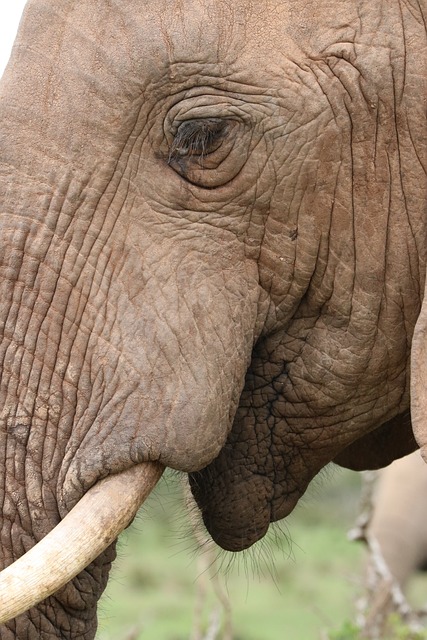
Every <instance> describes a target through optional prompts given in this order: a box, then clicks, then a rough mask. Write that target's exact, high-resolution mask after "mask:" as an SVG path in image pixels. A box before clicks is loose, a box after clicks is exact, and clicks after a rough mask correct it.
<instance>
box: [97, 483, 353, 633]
mask: <svg viewBox="0 0 427 640" xmlns="http://www.w3.org/2000/svg"><path fill="white" fill-rule="evenodd" d="M178 485H179V481H178V479H177V478H176V477H172V478H169V479H168V480H167V481H166V482H164V483H163V484H162V486H160V487H159V489H158V491H157V494H156V496H155V497H154V498H153V499H151V501H150V503H149V504H148V505H147V506H145V507H144V509H143V512H142V514H141V515H139V516H138V518H137V520H136V522H135V523H134V524H133V525H132V527H131V528H130V529H129V530H128V531H127V532H125V533H124V534H123V535H122V538H121V540H120V543H119V558H118V560H117V561H116V563H115V566H114V568H113V571H112V574H111V578H110V583H109V586H108V588H107V591H106V593H105V595H104V597H103V598H102V600H101V603H100V606H99V619H100V623H99V630H98V634H97V640H140V639H141V640H190V638H191V637H192V636H191V631H192V628H193V623H194V616H195V609H196V601H197V594H198V593H199V594H200V590H201V589H205V590H206V602H205V607H204V620H205V624H206V626H208V625H209V616H210V615H212V612H213V611H214V610H215V609H216V608H218V599H217V598H216V596H215V593H214V589H213V584H212V582H211V581H210V580H209V576H208V573H209V570H207V569H206V567H204V566H203V558H204V555H203V554H200V553H197V554H196V553H195V549H196V547H197V545H196V543H195V541H194V539H192V537H191V534H190V531H191V527H190V525H189V522H188V517H187V514H186V513H185V510H184V509H183V508H182V506H181V499H180V497H179V496H180V490H179V488H178ZM322 485H323V486H321V487H320V486H319V484H317V485H315V486H314V489H312V490H311V491H310V492H309V495H308V496H307V497H306V498H305V499H304V500H303V503H302V505H301V506H300V507H299V508H298V509H297V510H296V512H295V514H292V516H291V517H290V518H289V519H288V520H287V522H286V527H284V526H282V529H283V530H284V531H285V533H284V534H283V533H280V532H279V531H277V532H276V534H274V533H273V534H272V535H270V536H269V538H268V540H267V541H264V542H262V543H261V544H258V545H256V546H255V548H254V550H252V551H250V552H249V553H244V554H235V555H234V556H231V554H223V555H221V556H220V558H219V561H218V564H219V565H220V569H219V580H220V581H221V583H222V584H223V585H224V589H226V592H227V597H228V600H229V602H230V604H231V608H232V620H233V630H234V631H233V640H320V638H322V637H326V636H325V635H323V636H322V633H323V634H324V633H325V631H326V630H331V629H340V627H341V626H342V625H345V621H346V620H351V619H352V618H353V616H354V601H355V598H356V597H357V595H358V594H360V590H361V576H362V566H363V557H364V549H363V548H362V547H361V546H360V545H359V544H355V543H350V542H348V541H347V538H346V532H347V530H348V528H349V527H350V526H352V524H353V522H354V518H355V515H356V512H357V504H358V495H359V478H358V476H357V474H352V473H350V472H342V471H337V472H336V473H334V474H333V477H332V478H328V479H327V480H326V481H323V482H322ZM287 538H288V539H289V538H290V539H291V540H292V542H288V541H287ZM230 556H231V560H230ZM205 562H206V561H205ZM219 637H222V636H219ZM336 637H337V638H341V636H336ZM345 637H346V636H345V635H343V636H342V638H345ZM354 637H356V636H354ZM348 638H349V639H350V638H352V636H351V635H348Z"/></svg>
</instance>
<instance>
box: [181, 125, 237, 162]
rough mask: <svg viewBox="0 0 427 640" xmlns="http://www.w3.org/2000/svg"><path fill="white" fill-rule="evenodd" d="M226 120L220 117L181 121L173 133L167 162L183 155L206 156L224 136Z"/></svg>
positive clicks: (218, 144) (216, 146)
mask: <svg viewBox="0 0 427 640" xmlns="http://www.w3.org/2000/svg"><path fill="white" fill-rule="evenodd" d="M226 128H227V122H225V121H224V120H221V119H220V118H203V119H197V120H187V121H186V122H182V123H181V124H180V125H179V127H178V130H177V132H176V134H175V138H174V140H173V143H172V146H171V149H170V154H169V163H170V162H171V161H172V160H179V159H180V158H183V157H191V156H199V157H202V158H203V156H207V155H208V154H209V153H212V152H213V151H215V150H216V149H217V148H218V147H219V146H220V144H221V142H222V139H223V137H224V133H225V130H226Z"/></svg>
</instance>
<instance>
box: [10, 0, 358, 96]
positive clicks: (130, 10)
mask: <svg viewBox="0 0 427 640" xmlns="http://www.w3.org/2000/svg"><path fill="white" fill-rule="evenodd" d="M328 4H329V3H328V2H327V1H326V0H323V1H322V2H316V3H311V2H308V3H306V2H302V1H301V0H299V1H295V0H293V1H292V2H286V3H277V2H273V1H272V0H268V1H267V2H262V3H253V2H252V1H250V0H236V2H233V3H229V2H225V1H221V0H198V1H195V0H179V1H176V2H170V1H168V0H144V1H143V2H140V1H136V0H134V1H132V2H126V1H125V0H116V1H115V2H114V3H111V2H109V1H107V0H98V1H97V2H93V1H92V0H66V1H65V2H62V3H60V5H58V3H56V2H54V0H30V1H29V2H28V4H27V8H26V11H25V13H24V20H23V23H22V27H23V28H22V29H21V34H20V36H19V40H18V44H19V41H20V42H21V44H23V45H24V46H28V44H29V43H32V44H34V51H35V53H37V52H38V53H39V54H40V55H42V56H43V57H44V58H45V59H49V58H50V59H51V60H55V61H56V62H58V59H59V57H61V56H62V58H63V59H64V60H65V61H66V62H68V63H69V64H70V65H72V64H73V65H79V66H82V67H83V68H84V69H85V70H86V72H87V73H90V74H93V72H94V70H95V71H96V72H97V74H98V75H99V74H100V73H102V71H103V70H104V72H107V73H111V70H112V68H113V67H114V74H113V75H114V76H118V77H120V76H122V77H123V76H124V75H125V76H126V78H127V80H128V81H131V82H132V81H134V82H136V83H137V84H138V83H142V82H143V81H144V78H142V77H141V71H142V70H143V72H144V77H145V80H146V79H147V71H150V73H151V75H152V76H153V77H154V76H161V75H162V73H166V72H168V73H169V75H168V81H170V80H172V81H174V80H175V79H176V80H180V79H181V78H174V77H173V73H172V76H171V75H170V73H171V72H170V68H171V67H173V66H174V65H175V64H177V63H192V64H193V65H197V64H200V65H203V66H204V67H206V65H212V69H211V71H212V75H214V76H215V75H216V76H218V77H219V78H222V79H223V81H224V80H225V79H226V78H230V75H231V76H232V74H233V71H235V73H236V80H237V81H238V82H239V81H242V84H243V85H244V84H245V82H246V81H247V80H248V78H253V76H254V75H255V74H254V73H253V67H252V65H253V64H254V63H255V65H256V68H257V69H260V68H262V67H264V68H265V69H268V68H269V67H271V65H272V63H273V62H274V61H273V60H272V58H271V51H272V50H274V51H275V56H276V55H279V56H280V55H281V54H282V55H283V56H284V57H285V58H290V59H300V58H301V53H302V52H304V53H306V54H307V55H311V54H312V53H313V52H314V53H319V51H321V49H322V48H324V47H326V46H328V44H331V43H332V42H335V41H336V40H337V37H338V40H345V39H347V40H349V41H352V40H354V38H355V35H354V34H355V33H356V31H357V29H356V27H355V26H352V25H353V24H356V22H357V20H358V16H357V11H356V7H355V6H354V5H355V3H351V2H344V3H340V5H339V7H336V6H335V7H334V10H333V11H331V10H330V7H329V6H328ZM358 4H360V3H358ZM362 4H363V3H362ZM343 5H344V6H343ZM88 51H92V52H93V54H92V55H88ZM147 61H149V62H150V65H149V68H148V67H147ZM236 61H239V63H240V64H236ZM249 62H250V64H248V63H249ZM221 64H226V65H227V74H224V73H223V71H224V69H222V68H221ZM214 68H215V70H214ZM245 68H246V69H247V70H248V71H249V73H248V78H241V77H240V75H239V74H240V73H241V72H242V70H244V69H245ZM179 73H181V68H180V71H179ZM188 73H191V74H192V75H193V74H194V73H197V67H195V66H193V67H192V68H191V69H190V70H189V71H188ZM132 74H135V75H134V76H133V75H132ZM149 75H150V74H149ZM110 79H113V78H111V76H110ZM243 89H244V87H243Z"/></svg>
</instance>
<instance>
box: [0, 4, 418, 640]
mask: <svg viewBox="0 0 427 640" xmlns="http://www.w3.org/2000/svg"><path fill="white" fill-rule="evenodd" d="M425 19H426V16H425V11H424V16H423V8H422V5H421V2H420V0H400V1H399V0H378V1H375V2H374V1H373V0H342V1H340V2H333V1H332V0H320V1H319V0H316V1H314V0H313V2H311V1H307V0H282V1H281V2H277V1H273V0H266V1H265V2H251V1H250V0H233V2H232V3H230V2H226V1H225V0H176V1H173V0H138V1H137V0H126V1H125V0H61V2H57V1H55V0H30V2H29V4H28V6H27V9H26V12H25V15H24V18H23V22H22V24H21V28H20V32H19V35H18V39H17V42H16V45H15V48H14V51H13V55H12V58H11V62H10V64H9V67H8V69H7V71H6V73H5V75H4V77H3V80H2V84H1V89H0V118H1V120H0V136H1V137H0V146H1V148H0V153H1V155H0V205H1V206H0V237H1V245H0V363H1V390H0V411H1V414H0V415H1V421H0V468H1V477H2V479H3V481H2V483H1V485H0V504H1V505H2V521H1V528H0V535H1V548H0V554H1V556H0V564H1V565H2V566H4V565H5V564H8V563H10V562H11V560H12V559H13V558H16V557H18V556H20V555H21V554H22V553H23V552H24V550H26V549H28V548H29V547H31V546H32V545H33V544H34V542H35V541H37V540H39V539H40V538H41V537H43V536H44V535H45V534H46V533H47V531H49V530H50V529H51V528H52V527H53V526H54V525H55V524H56V523H57V522H58V521H59V520H60V519H61V518H62V517H63V516H64V515H65V514H66V513H67V512H68V511H69V509H70V508H71V507H72V506H73V505H74V504H75V503H76V502H77V501H78V500H79V498H80V497H81V496H82V495H83V494H84V492H85V491H86V490H87V489H88V487H90V486H92V485H93V484H94V483H95V482H96V481H97V480H98V479H99V478H102V477H104V476H106V475H108V474H112V473H115V472H118V471H121V470H123V469H126V468H129V467H130V466H132V465H134V464H135V463H138V462H141V461H144V460H160V461H162V462H163V463H164V464H165V465H167V466H170V467H173V468H176V469H179V470H182V471H186V472H190V473H191V484H192V488H193V492H194V494H195V497H196V500H197V502H198V504H199V506H200V508H201V510H202V515H203V518H204V521H205V523H206V525H207V527H208V529H209V531H210V533H211V535H212V536H213V538H214V539H215V540H216V541H217V542H218V544H220V545H221V546H223V547H225V548H227V549H231V550H239V549H242V548H245V547H248V546H249V545H251V544H252V543H253V542H255V541H256V540H258V539H259V538H261V537H262V536H263V535H264V534H265V532H266V530H267V528H268V525H269V523H270V522H271V521H274V520H278V519H280V518H283V517H285V516H286V515H287V514H288V513H289V512H290V511H291V510H292V508H293V507H294V505H295V504H296V502H297V501H298V499H299V497H300V496H301V495H302V494H303V493H304V491H305V489H306V487H307V485H308V483H309V482H310V480H311V479H312V478H313V476H314V475H315V474H316V473H317V472H318V471H319V470H320V469H321V468H322V467H323V466H324V465H325V464H327V463H328V462H330V461H331V460H336V461H338V462H339V463H340V464H343V465H346V466H350V467H353V468H356V469H361V468H365V467H375V466H379V465H383V464H386V463H388V462H389V461H391V460H392V459H393V458H395V457H397V456H399V455H403V454H405V453H407V452H409V451H411V450H413V449H414V448H415V446H416V445H415V441H414V438H413V435H412V431H411V424H410V419H409V401H410V398H409V373H408V360H409V356H410V350H411V338H412V335H413V331H414V325H415V322H416V319H417V316H418V314H419V312H420V306H421V302H422V298H423V289H424V274H425V263H426V229H425V226H426V215H425V171H424V168H423V162H425V134H426V122H425V106H426V105H425V101H426V88H425V80H426V56H425V53H426V33H425ZM113 555H114V552H113V549H111V550H110V551H108V552H106V553H105V554H103V555H102V556H101V557H100V558H99V559H98V560H97V561H96V562H95V563H94V564H93V565H91V566H90V567H89V568H88V569H87V570H86V571H85V572H83V573H82V574H81V575H80V576H78V578H77V579H75V580H74V581H73V583H72V584H70V585H68V586H67V587H66V588H64V589H62V590H61V591H60V592H59V593H58V594H56V596H55V597H52V598H50V599H48V600H47V601H45V602H44V603H42V604H41V605H40V606H38V607H37V608H34V609H32V610H31V611H30V612H29V613H27V614H25V615H23V616H20V617H19V618H18V619H16V620H15V621H13V622H10V623H8V624H7V625H5V626H4V627H2V628H1V629H0V635H1V638H2V640H10V639H11V638H14V639H15V638H19V640H33V639H36V638H44V639H51V638H56V637H61V638H84V639H85V640H89V639H90V638H93V636H94V633H95V629H96V601H97V599H98V597H99V595H100V593H101V592H102V590H103V588H104V586H105V583H106V580H107V575H108V570H109V567H110V562H111V560H112V558H113Z"/></svg>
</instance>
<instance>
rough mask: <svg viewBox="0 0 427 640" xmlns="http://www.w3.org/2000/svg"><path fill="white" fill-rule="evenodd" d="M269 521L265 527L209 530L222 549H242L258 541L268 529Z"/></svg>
mask: <svg viewBox="0 0 427 640" xmlns="http://www.w3.org/2000/svg"><path fill="white" fill-rule="evenodd" d="M268 526H269V523H267V525H266V526H265V527H262V528H257V529H249V530H245V531H242V532H236V531H233V532H230V531H220V530H216V531H210V534H211V536H212V539H213V540H214V542H216V544H217V545H219V546H220V547H221V548H222V549H224V551H233V552H237V551H244V550H245V549H248V548H249V547H251V546H252V545H253V544H255V542H258V541H259V540H261V538H263V537H264V536H265V534H266V533H267V531H268Z"/></svg>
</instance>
